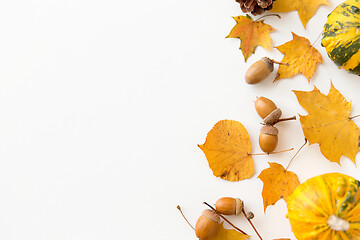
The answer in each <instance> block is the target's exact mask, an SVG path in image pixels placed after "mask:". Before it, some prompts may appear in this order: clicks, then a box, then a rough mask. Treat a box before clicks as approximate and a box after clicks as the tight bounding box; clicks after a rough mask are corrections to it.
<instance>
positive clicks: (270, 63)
mask: <svg viewBox="0 0 360 240" xmlns="http://www.w3.org/2000/svg"><path fill="white" fill-rule="evenodd" d="M260 60H261V61H263V62H264V63H265V64H266V66H267V67H268V68H269V70H270V72H272V71H274V62H273V61H272V60H271V59H270V58H268V57H263V58H261V59H260Z"/></svg>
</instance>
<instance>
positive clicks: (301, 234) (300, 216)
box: [287, 173, 360, 240]
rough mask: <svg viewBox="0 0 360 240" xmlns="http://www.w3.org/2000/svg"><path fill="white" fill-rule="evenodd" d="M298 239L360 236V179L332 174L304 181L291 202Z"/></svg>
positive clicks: (347, 239) (338, 239)
mask: <svg viewBox="0 0 360 240" xmlns="http://www.w3.org/2000/svg"><path fill="white" fill-rule="evenodd" d="M287 208H288V214H287V217H288V218H289V221H290V224H291V227H292V231H293V233H294V234H295V236H296V238H297V239H298V240H312V239H319V240H320V239H321V240H350V239H351V240H355V239H360V182H359V181H358V180H356V179H354V178H352V177H350V176H347V175H345V174H341V173H329V174H324V175H320V176H317V177H313V178H311V179H308V180H307V181H305V182H304V183H302V184H300V185H299V186H298V187H297V188H296V189H295V191H294V192H293V194H292V195H291V196H290V197H289V199H288V202H287Z"/></svg>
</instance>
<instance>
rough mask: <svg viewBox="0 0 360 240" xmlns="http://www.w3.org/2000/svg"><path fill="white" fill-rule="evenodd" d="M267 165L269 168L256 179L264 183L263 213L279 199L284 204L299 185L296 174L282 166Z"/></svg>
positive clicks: (276, 164) (275, 164)
mask: <svg viewBox="0 0 360 240" xmlns="http://www.w3.org/2000/svg"><path fill="white" fill-rule="evenodd" d="M269 165H270V167H269V168H267V169H264V170H263V171H262V172H261V173H260V175H259V177H258V178H260V180H261V181H263V183H264V186H263V190H262V197H263V204H264V212H265V210H266V208H267V206H270V205H274V204H275V203H276V202H277V201H279V200H280V199H284V200H285V202H286V200H287V198H288V197H289V196H290V195H291V194H292V192H293V191H294V190H295V188H296V187H297V186H298V185H299V184H300V182H299V179H298V177H297V176H296V174H295V173H293V172H290V171H286V170H285V168H284V167H283V166H282V165H280V164H278V163H269Z"/></svg>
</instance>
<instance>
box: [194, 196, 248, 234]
mask: <svg viewBox="0 0 360 240" xmlns="http://www.w3.org/2000/svg"><path fill="white" fill-rule="evenodd" d="M215 209H216V211H214V210H211V209H205V210H204V211H203V212H202V214H201V216H200V217H199V218H198V220H197V222H196V225H195V234H196V236H197V237H198V238H199V239H200V240H207V239H209V238H211V237H212V236H214V235H215V234H216V233H217V231H218V230H219V227H220V217H219V214H218V213H220V214H223V215H239V214H240V213H241V212H243V209H244V203H243V201H241V200H240V199H239V198H231V197H223V198H220V199H219V200H217V201H216V203H215ZM217 212H218V213H217ZM250 215H252V217H253V214H250Z"/></svg>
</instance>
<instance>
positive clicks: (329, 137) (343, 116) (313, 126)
mask: <svg viewBox="0 0 360 240" xmlns="http://www.w3.org/2000/svg"><path fill="white" fill-rule="evenodd" d="M293 92H294V93H295V95H296V97H297V99H298V101H299V104H300V105H301V106H302V107H303V108H305V110H306V111H307V112H308V113H309V115H306V116H300V122H301V125H302V129H303V132H304V135H305V137H306V138H307V139H308V140H309V144H313V143H318V144H319V145H320V150H321V153H322V154H323V155H324V156H325V157H326V158H327V159H328V160H329V161H331V162H337V163H338V164H340V158H341V156H342V155H344V156H346V157H348V158H350V159H351V160H352V161H353V162H354V163H355V156H356V154H357V153H358V151H359V137H360V129H359V127H358V126H357V125H356V124H355V123H354V122H353V120H352V117H351V116H350V111H351V102H347V101H346V99H345V98H344V96H343V95H341V93H340V92H339V91H338V90H337V89H336V88H335V87H334V85H333V84H332V83H331V88H330V91H329V94H328V95H327V96H326V95H325V94H322V93H321V92H320V91H319V90H318V89H317V88H316V87H315V88H314V90H313V91H310V92H305V91H293Z"/></svg>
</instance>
